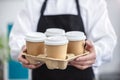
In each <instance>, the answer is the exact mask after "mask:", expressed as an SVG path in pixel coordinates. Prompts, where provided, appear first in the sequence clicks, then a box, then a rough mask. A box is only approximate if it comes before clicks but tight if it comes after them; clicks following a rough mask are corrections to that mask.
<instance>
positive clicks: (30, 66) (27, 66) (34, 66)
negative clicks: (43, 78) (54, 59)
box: [23, 64, 41, 69]
mask: <svg viewBox="0 0 120 80" xmlns="http://www.w3.org/2000/svg"><path fill="white" fill-rule="evenodd" d="M23 66H24V67H26V68H29V69H35V68H38V67H40V66H41V64H39V65H26V64H23Z"/></svg>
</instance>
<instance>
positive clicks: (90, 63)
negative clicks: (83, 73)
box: [71, 60, 95, 66]
mask: <svg viewBox="0 0 120 80" xmlns="http://www.w3.org/2000/svg"><path fill="white" fill-rule="evenodd" d="M94 63H95V60H91V61H80V62H77V61H72V62H71V64H74V65H82V66H86V65H92V64H94Z"/></svg>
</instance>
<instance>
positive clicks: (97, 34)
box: [9, 0, 117, 70]
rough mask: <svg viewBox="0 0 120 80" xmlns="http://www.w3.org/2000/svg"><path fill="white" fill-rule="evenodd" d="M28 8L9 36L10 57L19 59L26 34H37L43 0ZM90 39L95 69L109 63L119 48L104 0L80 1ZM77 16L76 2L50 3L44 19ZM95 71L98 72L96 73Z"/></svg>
mask: <svg viewBox="0 0 120 80" xmlns="http://www.w3.org/2000/svg"><path fill="white" fill-rule="evenodd" d="M25 1H26V6H25V8H24V9H23V10H21V12H20V13H19V14H18V16H17V19H16V21H15V23H14V26H13V29H12V31H11V34H10V42H9V45H10V48H11V57H12V58H13V59H17V57H18V55H19V53H20V50H21V47H22V46H23V45H25V34H27V33H28V32H30V31H32V32H34V31H36V29H37V23H38V20H39V18H40V10H41V6H42V4H43V2H44V0H25ZM79 4H80V10H81V16H82V19H83V23H84V28H85V32H86V35H87V39H88V40H91V41H92V42H93V43H94V46H95V49H96V57H97V58H96V62H95V64H94V65H93V67H94V69H95V68H96V67H98V66H100V65H101V64H102V63H106V62H108V61H110V59H111V56H112V51H113V49H114V47H115V44H116V40H117V39H116V34H115V32H114V30H113V27H112V25H111V22H110V20H109V17H108V11H107V5H106V2H105V0H79ZM58 14H59V15H60V14H74V15H77V9H76V3H75V0H48V3H47V6H46V9H45V12H44V15H58ZM95 70H96V69H95Z"/></svg>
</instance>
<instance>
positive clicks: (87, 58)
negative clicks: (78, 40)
mask: <svg viewBox="0 0 120 80" xmlns="http://www.w3.org/2000/svg"><path fill="white" fill-rule="evenodd" d="M93 59H94V60H95V59H96V54H95V53H90V54H88V55H85V56H80V57H77V58H76V59H75V61H88V60H93Z"/></svg>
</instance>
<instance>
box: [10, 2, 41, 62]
mask: <svg viewBox="0 0 120 80" xmlns="http://www.w3.org/2000/svg"><path fill="white" fill-rule="evenodd" d="M40 1H43V0H40ZM40 1H39V3H40ZM39 3H38V2H37V1H36V0H25V7H24V8H23V9H22V10H21V11H20V12H19V14H18V15H17V19H16V21H15V22H14V25H13V28H12V30H11V33H10V37H9V46H10V55H11V58H12V59H14V60H17V58H18V55H19V53H20V51H21V48H22V46H23V45H25V44H26V41H25V35H26V34H27V33H28V32H30V31H36V28H37V21H38V20H37V19H38V18H39V16H38V15H40V12H39V10H38V8H40V7H39V6H37V4H39ZM34 5H36V6H37V7H38V8H35V7H36V6H35V7H34ZM36 9H37V10H36ZM33 12H34V13H33ZM33 14H34V15H36V16H37V19H36V16H35V17H34V16H33Z"/></svg>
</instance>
